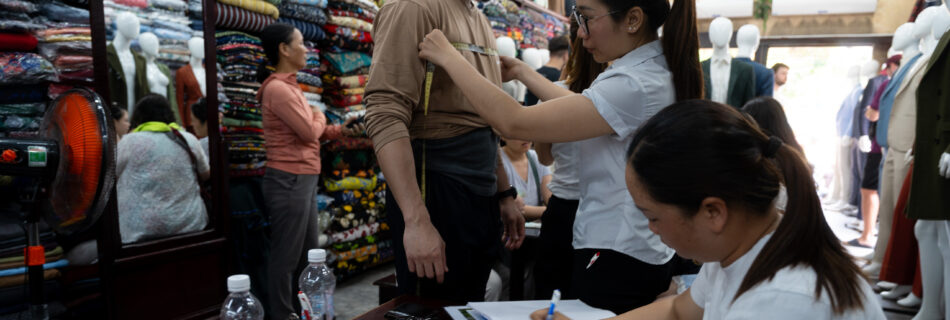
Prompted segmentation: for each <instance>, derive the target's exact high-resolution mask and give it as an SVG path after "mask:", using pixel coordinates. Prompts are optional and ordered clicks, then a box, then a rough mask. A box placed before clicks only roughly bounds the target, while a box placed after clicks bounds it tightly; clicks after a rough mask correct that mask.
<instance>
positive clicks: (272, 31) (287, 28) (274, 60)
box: [257, 23, 297, 83]
mask: <svg viewBox="0 0 950 320" xmlns="http://www.w3.org/2000/svg"><path fill="white" fill-rule="evenodd" d="M294 30H297V28H294V26H292V25H289V24H286V23H271V24H270V25H268V26H266V27H264V30H261V34H260V38H261V47H262V48H264V55H266V56H267V59H266V62H267V63H262V64H261V65H260V66H258V68H257V82H261V83H263V82H264V80H267V78H268V77H270V74H271V70H269V69H267V66H268V65H269V66H274V67H276V66H277V64H278V63H280V44H281V43H286V44H290V41H292V40H291V37H292V36H293V34H294Z"/></svg>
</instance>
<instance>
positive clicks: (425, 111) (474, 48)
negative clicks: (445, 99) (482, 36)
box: [420, 42, 498, 203]
mask: <svg viewBox="0 0 950 320" xmlns="http://www.w3.org/2000/svg"><path fill="white" fill-rule="evenodd" d="M452 47H455V49H458V50H461V51H469V52H474V53H477V54H482V55H486V56H491V57H497V56H498V50H495V49H493V48H486V47H482V46H479V45H474V44H471V43H462V42H452ZM434 75H435V64H434V63H432V62H430V61H426V79H425V87H424V91H423V93H422V94H423V98H422V99H423V100H422V115H423V116H429V95H430V94H431V93H432V92H431V91H432V78H433V76H434ZM426 123H427V122H425V121H423V122H422V130H423V131H427V130H426V129H427V128H426ZM420 189H421V192H422V202H423V203H425V201H426V144H425V141H423V142H422V185H421V186H420Z"/></svg>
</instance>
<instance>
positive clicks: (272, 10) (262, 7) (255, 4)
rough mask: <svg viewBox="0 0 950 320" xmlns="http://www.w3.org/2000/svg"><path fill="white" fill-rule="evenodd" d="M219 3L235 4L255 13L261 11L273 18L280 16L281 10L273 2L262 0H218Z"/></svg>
mask: <svg viewBox="0 0 950 320" xmlns="http://www.w3.org/2000/svg"><path fill="white" fill-rule="evenodd" d="M218 2H219V3H223V4H226V5H231V6H235V7H238V8H242V9H244V10H248V11H251V12H254V13H260V14H263V15H266V16H269V17H271V18H274V19H277V18H279V17H280V10H277V7H276V6H274V5H273V4H271V3H268V2H264V1H261V0H218Z"/></svg>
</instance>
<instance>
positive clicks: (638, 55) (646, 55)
mask: <svg viewBox="0 0 950 320" xmlns="http://www.w3.org/2000/svg"><path fill="white" fill-rule="evenodd" d="M662 54H663V45H662V44H661V43H660V40H653V41H651V42H650V43H647V44H645V45H642V46H640V47H639V48H636V49H633V51H630V52H627V54H625V55H623V57H620V58H619V59H617V60H614V63H613V64H611V65H610V68H615V67H629V66H635V65H638V64H641V63H643V62H644V61H647V60H649V59H652V58H655V57H657V56H659V55H662Z"/></svg>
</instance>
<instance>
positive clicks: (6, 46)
mask: <svg viewBox="0 0 950 320" xmlns="http://www.w3.org/2000/svg"><path fill="white" fill-rule="evenodd" d="M36 44H37V40H36V37H34V36H33V35H31V34H26V33H0V50H2V51H33V50H36Z"/></svg>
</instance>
